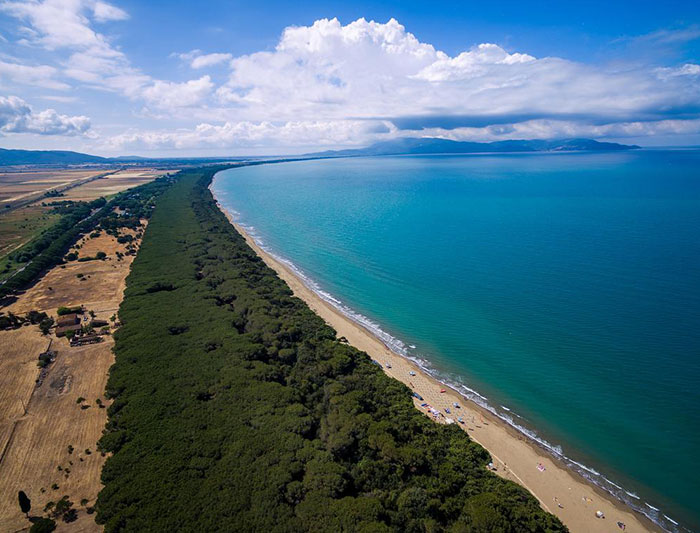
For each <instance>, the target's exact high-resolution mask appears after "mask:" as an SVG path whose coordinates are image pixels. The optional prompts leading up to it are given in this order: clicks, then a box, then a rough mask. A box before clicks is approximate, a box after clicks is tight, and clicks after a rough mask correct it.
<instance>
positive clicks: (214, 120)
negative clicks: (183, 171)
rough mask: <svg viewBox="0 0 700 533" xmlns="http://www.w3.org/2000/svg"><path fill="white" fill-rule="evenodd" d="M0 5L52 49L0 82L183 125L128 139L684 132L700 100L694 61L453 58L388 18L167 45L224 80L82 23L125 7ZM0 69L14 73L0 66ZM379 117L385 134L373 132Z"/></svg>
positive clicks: (45, 0)
mask: <svg viewBox="0 0 700 533" xmlns="http://www.w3.org/2000/svg"><path fill="white" fill-rule="evenodd" d="M0 10H3V11H5V12H7V13H9V14H11V15H12V16H14V17H16V18H17V19H19V20H20V21H21V24H22V26H21V27H20V28H19V29H18V31H19V32H21V36H22V38H23V42H25V43H27V44H29V45H31V46H32V48H28V49H29V50H31V49H35V48H36V47H42V48H43V49H44V50H48V51H51V53H53V54H55V55H56V57H57V59H56V61H55V62H52V63H51V65H52V66H51V67H47V66H33V65H30V64H24V65H22V64H20V63H19V62H14V61H15V60H14V59H11V60H10V61H12V62H9V63H7V62H5V63H2V62H0V76H2V79H3V80H4V79H11V80H12V81H17V82H18V83H25V84H27V85H36V86H42V84H44V85H43V86H46V87H51V85H50V84H64V85H66V83H65V82H69V83H70V84H71V85H74V86H75V85H77V86H78V87H79V88H85V87H87V88H91V89H99V90H101V91H111V92H113V93H115V94H118V95H122V96H123V97H125V98H126V99H128V100H129V101H132V102H134V103H135V104H138V106H139V107H143V109H141V110H140V111H138V112H134V113H133V115H132V117H134V118H135V119H138V120H144V121H146V120H149V121H154V120H163V121H167V120H171V121H172V122H174V121H175V120H176V121H177V122H176V123H177V124H178V126H181V125H182V124H189V125H190V126H189V127H186V128H184V129H178V130H175V131H170V132H169V131H167V130H165V129H158V130H156V131H153V130H150V129H149V131H135V130H131V131H129V132H128V133H125V134H124V135H123V136H118V137H117V138H115V139H116V140H115V142H116V143H122V144H126V145H128V146H129V147H134V149H138V146H137V144H138V143H139V142H141V143H144V145H148V146H157V145H160V144H163V145H170V146H175V145H177V146H185V145H186V146H188V147H196V146H197V143H200V144H201V145H202V146H214V147H219V146H220V147H225V146H226V143H230V145H231V146H247V145H246V144H245V143H249V144H248V145H250V143H254V144H255V146H258V144H256V143H262V144H264V143H267V144H268V145H270V146H274V145H277V146H282V145H284V146H297V145H301V144H304V145H307V146H312V145H313V144H314V143H317V144H318V145H319V146H320V145H322V144H328V145H338V144H344V143H345V144H355V143H357V144H364V143H367V142H369V141H371V140H374V139H377V138H379V137H381V136H382V135H384V136H385V137H386V136H396V135H412V136H416V135H427V134H430V133H433V134H437V135H444V136H453V137H454V136H462V137H464V138H472V139H475V140H479V139H482V140H489V139H493V138H505V137H507V136H509V135H511V136H520V137H521V138H522V137H527V136H533V137H539V136H547V135H549V136H552V135H556V136H564V135H569V134H571V135H587V136H596V135H607V133H606V132H613V131H619V132H622V133H621V134H624V131H647V132H650V133H649V134H650V135H651V134H653V133H652V132H653V131H656V130H659V131H661V130H664V131H666V130H668V131H672V130H676V131H681V130H683V127H684V126H682V125H683V124H684V122H683V121H682V120H680V119H679V117H683V118H691V119H692V118H693V117H695V116H696V115H697V113H696V111H694V110H697V108H698V107H699V105H700V84H699V83H698V77H699V76H700V66H698V65H696V64H694V63H687V64H685V65H681V66H677V67H664V68H652V67H648V66H640V65H631V66H620V64H619V63H616V64H615V66H601V65H592V64H585V63H581V62H576V61H569V60H566V59H562V58H558V57H534V56H533V55H531V54H528V53H527V52H526V51H523V50H519V51H513V50H506V49H505V48H504V47H502V46H499V45H498V44H493V43H483V44H478V45H475V46H472V47H470V48H468V49H465V50H464V51H461V52H460V53H456V54H454V56H451V55H449V54H447V53H445V52H443V51H440V50H439V49H437V48H436V47H435V46H433V45H432V44H430V43H425V42H421V41H420V40H418V39H417V38H416V37H415V36H414V35H413V34H411V33H409V32H408V31H406V29H405V28H404V27H403V26H402V25H401V24H400V23H399V22H397V21H396V20H394V19H391V20H389V21H388V22H386V23H378V22H374V21H367V20H365V19H358V20H356V21H354V22H351V23H349V24H346V25H343V24H341V23H340V22H339V21H338V20H337V19H330V20H329V19H323V20H318V21H316V22H314V23H313V24H312V25H311V26H301V27H289V28H286V29H285V30H284V32H283V33H282V35H281V37H280V40H279V42H278V43H277V45H276V46H275V47H274V49H272V50H270V51H263V52H257V53H253V54H250V55H243V56H238V57H234V56H233V55H232V54H230V53H226V52H225V51H221V52H216V53H209V54H207V53H204V52H202V51H201V50H198V49H195V50H192V51H191V52H188V53H184V54H174V55H176V56H177V57H179V58H180V59H181V60H183V61H185V62H186V63H187V64H188V65H189V66H190V67H191V68H193V69H203V68H211V67H218V68H219V69H225V71H226V72H227V73H228V77H227V79H226V81H225V83H223V84H222V85H217V84H216V83H215V81H214V80H215V79H216V78H212V77H210V76H201V77H199V78H195V79H191V80H186V79H185V80H159V79H156V78H154V77H152V76H150V75H149V74H148V73H145V72H143V71H142V70H140V69H138V68H136V67H134V66H133V64H132V63H131V61H130V59H129V58H128V57H127V56H126V54H125V53H124V52H122V51H121V50H120V49H119V47H118V46H116V45H115V44H114V43H113V42H112V40H111V39H110V38H109V37H108V36H106V35H103V34H102V33H100V32H99V31H97V30H95V29H94V28H95V26H96V24H97V23H100V22H107V21H120V20H124V19H125V18H127V17H128V14H127V13H126V12H125V11H123V10H122V9H120V8H118V7H116V6H114V5H112V4H107V3H105V2H101V1H97V0H29V1H27V2H20V1H18V0H8V1H4V2H3V0H0ZM106 27H109V26H106ZM691 30H692V31H691V32H690V33H689V32H685V33H683V34H682V35H681V34H679V35H676V34H673V35H671V34H670V33H669V34H666V33H664V34H660V35H655V36H654V39H655V40H656V41H659V40H668V39H675V40H678V39H690V38H692V37H693V35H694V34H693V33H692V32H693V31H696V29H695V28H691ZM8 65H9V66H8ZM3 68H4V69H5V70H6V71H7V72H9V69H14V70H13V71H12V73H9V74H8V73H5V74H3V70H2V69H3ZM51 69H53V70H51ZM51 88H60V87H59V86H58V85H55V86H54V87H51ZM172 122H171V123H172ZM687 123H688V127H690V128H691V129H692V128H693V127H695V126H693V123H692V121H687ZM196 124H199V126H196ZM378 124H380V125H382V126H381V128H380V129H381V130H383V133H381V132H378V130H376V129H374V128H375V127H376V126H377V125H378ZM385 124H390V125H391V127H389V128H387V127H386V126H385ZM467 126H468V127H467ZM576 132H581V133H576ZM586 132H588V133H586ZM178 138H181V139H182V140H181V141H178V140H177V139H178ZM242 143H243V144H242Z"/></svg>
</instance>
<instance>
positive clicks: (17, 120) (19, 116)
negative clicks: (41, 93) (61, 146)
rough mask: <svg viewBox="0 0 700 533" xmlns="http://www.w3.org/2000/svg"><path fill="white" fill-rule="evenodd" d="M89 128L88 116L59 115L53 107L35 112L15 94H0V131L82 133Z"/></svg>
mask: <svg viewBox="0 0 700 533" xmlns="http://www.w3.org/2000/svg"><path fill="white" fill-rule="evenodd" d="M89 129H90V119H89V118H88V117H84V116H68V115H61V114H59V113H57V112H56V111H54V110H53V109H45V110H43V111H39V112H35V111H33V110H32V108H31V106H29V104H27V102H25V101H24V100H22V99H21V98H19V97H17V96H7V97H5V96H0V133H36V134H39V135H82V134H85V133H87V132H88V130H89Z"/></svg>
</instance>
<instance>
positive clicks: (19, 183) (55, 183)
mask: <svg viewBox="0 0 700 533" xmlns="http://www.w3.org/2000/svg"><path fill="white" fill-rule="evenodd" d="M105 172H111V170H108V169H92V170H22V171H16V172H11V171H2V172H0V202H2V203H3V204H5V205H7V204H12V203H15V202H19V201H24V200H29V199H31V198H37V199H38V198H39V197H41V196H42V195H43V194H44V193H46V192H47V191H51V190H55V189H58V190H61V189H63V188H65V187H68V186H71V185H74V184H75V183H76V182H80V181H81V180H85V179H89V178H92V177H94V176H98V175H100V174H104V173H105Z"/></svg>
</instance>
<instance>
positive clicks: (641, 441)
mask: <svg viewBox="0 0 700 533" xmlns="http://www.w3.org/2000/svg"><path fill="white" fill-rule="evenodd" d="M213 191H214V193H215V195H216V197H217V199H218V200H219V201H220V202H221V204H222V205H223V206H224V207H225V208H226V209H227V210H229V211H230V212H231V213H233V214H234V216H235V217H236V218H237V219H238V221H239V222H241V223H242V224H243V225H244V226H245V227H247V228H248V229H249V230H250V231H251V232H252V233H253V234H254V236H255V237H256V238H257V239H258V240H259V241H260V242H261V243H262V245H263V246H264V247H265V248H266V249H267V250H268V251H271V252H272V253H274V254H276V255H278V256H280V257H282V258H284V259H286V260H288V261H290V262H291V263H293V264H294V265H295V266H296V267H297V268H298V269H299V270H300V271H301V272H303V274H304V275H305V276H306V277H307V279H308V280H309V283H312V284H315V285H314V286H315V288H316V289H317V290H318V291H320V292H321V293H322V294H324V295H325V297H326V298H328V299H333V300H334V301H336V304H337V305H339V306H340V307H342V308H344V309H345V311H346V312H348V313H349V314H352V315H353V316H354V317H355V318H356V319H358V320H363V321H365V323H366V324H367V325H368V326H369V327H370V328H372V329H374V330H375V331H377V332H380V330H381V332H380V334H382V335H384V337H385V339H387V340H388V341H390V344H391V345H392V346H393V347H394V349H396V350H397V351H399V352H401V353H404V354H405V355H407V356H409V357H412V358H415V359H417V360H420V361H422V364H423V365H424V366H426V367H427V368H428V369H429V370H430V371H431V372H433V373H435V374H437V375H439V376H440V377H442V378H443V379H444V380H446V381H448V382H450V383H452V384H454V385H456V386H457V387H459V388H461V390H462V391H463V392H465V393H466V394H468V395H470V397H471V398H473V399H474V400H476V401H479V402H481V403H485V404H488V405H489V406H490V407H491V408H493V409H494V410H495V411H496V412H497V413H498V414H499V416H502V417H503V418H505V419H507V420H510V421H511V422H512V423H513V424H514V425H516V426H518V427H520V428H521V429H522V430H523V431H525V432H528V433H529V434H531V435H532V436H534V437H535V438H537V439H538V440H539V441H540V442H541V443H542V444H543V445H544V446H547V447H549V448H550V449H551V450H552V452H553V453H555V454H560V455H561V456H562V457H566V458H568V459H566V460H567V461H568V462H569V464H571V465H572V466H573V467H575V468H577V469H578V470H579V471H580V472H582V473H583V474H584V475H586V476H587V477H590V478H591V479H593V480H594V481H595V482H597V483H599V484H600V485H601V486H603V487H604V488H606V489H607V490H610V491H612V492H613V493H615V494H616V495H618V497H621V498H623V499H625V501H627V502H628V503H630V504H631V505H633V506H635V507H636V508H638V509H640V510H642V511H643V512H645V513H646V514H647V515H648V516H650V517H652V518H653V519H655V520H657V521H658V522H659V523H661V524H662V525H663V526H664V527H665V528H666V529H668V530H682V529H684V528H688V529H691V530H700V511H699V510H698V509H699V507H698V505H697V499H698V494H699V493H700V459H699V458H698V453H700V151H695V150H640V151H634V152H625V153H569V154H564V153H560V154H552V153H546V154H544V153H543V154H504V155H495V156H494V155H466V156H465V155H461V156H460V155H457V156H404V157H368V158H346V159H332V160H315V161H303V162H288V163H277V164H268V165H259V166H249V167H244V168H237V169H231V170H227V171H224V172H221V173H219V174H218V175H217V178H216V180H215V182H214V185H213ZM674 521H675V522H678V523H679V524H680V526H676V525H674Z"/></svg>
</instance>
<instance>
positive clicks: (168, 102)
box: [142, 76, 214, 108]
mask: <svg viewBox="0 0 700 533" xmlns="http://www.w3.org/2000/svg"><path fill="white" fill-rule="evenodd" d="M213 87H214V84H213V83H212V81H211V78H210V77H209V76H202V77H201V78H199V79H197V80H190V81H187V82H184V83H174V82H168V81H155V82H153V84H151V85H149V86H148V87H146V88H144V89H143V92H142V97H143V98H144V99H145V100H146V101H148V102H149V103H151V104H153V105H156V106H158V107H162V108H175V107H189V106H194V105H198V104H201V103H202V101H203V100H204V99H206V97H207V96H208V95H209V94H210V93H211V91H212V88H213Z"/></svg>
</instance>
